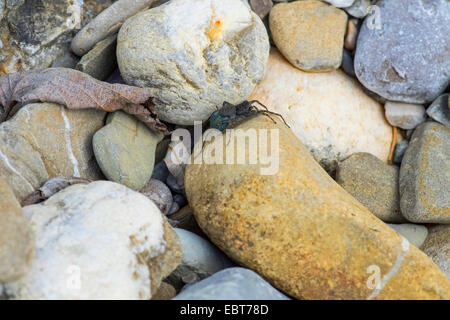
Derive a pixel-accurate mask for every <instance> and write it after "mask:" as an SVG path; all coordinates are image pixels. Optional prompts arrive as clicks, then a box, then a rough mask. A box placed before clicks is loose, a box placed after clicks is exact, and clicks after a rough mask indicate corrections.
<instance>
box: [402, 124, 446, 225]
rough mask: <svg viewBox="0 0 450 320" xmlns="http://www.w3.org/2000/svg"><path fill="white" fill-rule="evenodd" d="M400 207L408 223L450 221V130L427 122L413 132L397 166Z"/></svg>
mask: <svg viewBox="0 0 450 320" xmlns="http://www.w3.org/2000/svg"><path fill="white" fill-rule="evenodd" d="M400 208H401V211H402V214H403V216H404V217H405V218H406V219H408V220H409V221H411V222H419V223H421V222H422V223H425V222H426V223H450V129H449V128H446V127H445V126H443V125H441V124H439V123H437V122H426V123H424V124H422V125H420V126H419V127H417V128H416V130H415V131H414V134H413V136H412V137H411V141H410V142H409V147H408V149H407V150H406V152H405V155H404V156H403V160H402V165H401V168H400Z"/></svg>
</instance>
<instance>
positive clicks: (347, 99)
mask: <svg viewBox="0 0 450 320" xmlns="http://www.w3.org/2000/svg"><path fill="white" fill-rule="evenodd" d="M253 99H256V100H259V101H261V102H262V103H264V104H265V105H266V106H267V107H268V108H269V110H271V111H273V112H277V113H280V114H281V115H283V117H284V119H285V120H286V122H287V123H288V124H289V126H290V127H291V129H292V131H293V132H294V134H295V135H296V136H297V137H298V138H299V139H300V140H301V141H302V142H303V143H304V144H305V145H306V147H307V148H308V150H309V151H310V152H311V153H312V154H313V156H314V158H315V159H316V160H317V161H318V162H319V163H320V164H321V165H322V166H323V167H324V168H325V169H326V170H327V171H328V172H332V171H333V170H335V169H336V166H337V163H338V162H339V161H342V160H344V159H345V158H347V157H348V156H350V155H351V154H353V153H356V152H368V153H371V154H373V155H375V156H376V157H377V158H379V159H381V160H382V161H386V160H387V158H388V155H389V148H390V145H391V141H392V128H391V126H390V125H389V124H388V123H387V121H386V119H385V117H384V110H383V107H382V106H381V105H380V104H379V103H378V102H376V101H375V100H373V99H372V98H370V97H369V96H367V95H366V94H365V93H364V92H363V91H362V90H361V85H360V84H359V83H358V82H357V81H356V80H355V79H353V78H351V77H349V76H347V75H346V74H345V73H344V72H342V71H341V70H336V71H331V72H323V73H312V72H304V71H301V70H299V69H297V68H295V67H293V66H292V65H291V64H290V63H289V62H288V61H287V60H286V59H284V58H283V56H282V55H281V54H280V53H279V52H278V51H277V50H276V49H272V50H271V53H270V57H269V63H268V65H267V72H266V75H265V77H264V80H263V81H262V82H261V83H260V84H259V85H258V86H257V87H256V89H255V91H253V93H252V95H251V96H250V98H249V100H253Z"/></svg>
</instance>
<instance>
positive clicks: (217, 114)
mask: <svg viewBox="0 0 450 320" xmlns="http://www.w3.org/2000/svg"><path fill="white" fill-rule="evenodd" d="M254 104H258V105H259V106H261V107H263V108H264V110H261V109H258V107H256V106H255V105H254ZM260 113H262V114H265V115H267V116H268V117H269V118H270V119H271V120H272V121H273V122H274V123H275V120H273V119H272V117H270V114H273V115H276V116H279V117H280V118H281V119H283V122H284V123H285V124H286V126H288V127H289V125H288V124H287V123H286V121H285V120H284V118H283V116H282V115H281V114H279V113H275V112H272V111H269V109H267V107H266V106H265V105H263V104H262V103H261V102H259V101H258V100H251V101H244V102H242V103H240V104H238V105H233V104H231V103H229V102H226V101H224V103H223V106H222V108H221V109H219V110H216V111H214V112H213V114H212V115H211V118H210V119H209V124H210V127H211V128H214V129H217V130H220V131H224V130H225V129H226V128H227V127H228V125H229V124H230V123H236V122H240V121H242V120H244V119H246V118H248V117H251V116H254V115H257V114H260Z"/></svg>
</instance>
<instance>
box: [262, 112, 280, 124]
mask: <svg viewBox="0 0 450 320" xmlns="http://www.w3.org/2000/svg"><path fill="white" fill-rule="evenodd" d="M259 113H262V114H264V115H266V116H268V117H269V119H270V120H272V122H273V123H277V122H276V121H275V120H273V118H272V117H271V116H270V112H268V111H266V110H260V112H259Z"/></svg>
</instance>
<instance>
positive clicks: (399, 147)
mask: <svg viewBox="0 0 450 320" xmlns="http://www.w3.org/2000/svg"><path fill="white" fill-rule="evenodd" d="M406 149H408V141H405V140H403V141H400V142H397V144H396V145H395V149H394V156H393V158H392V160H393V161H394V163H396V164H401V163H402V159H403V155H404V154H405V151H406Z"/></svg>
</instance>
